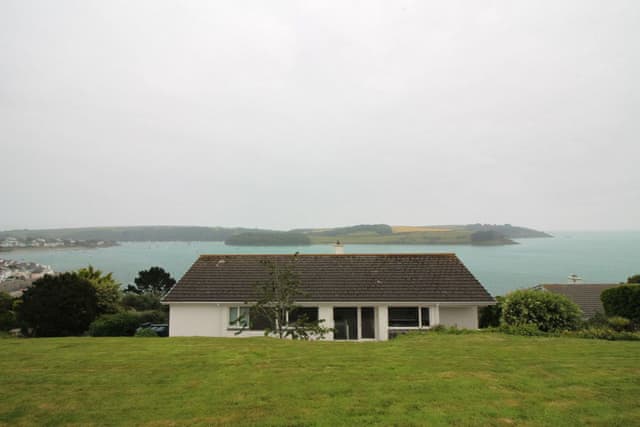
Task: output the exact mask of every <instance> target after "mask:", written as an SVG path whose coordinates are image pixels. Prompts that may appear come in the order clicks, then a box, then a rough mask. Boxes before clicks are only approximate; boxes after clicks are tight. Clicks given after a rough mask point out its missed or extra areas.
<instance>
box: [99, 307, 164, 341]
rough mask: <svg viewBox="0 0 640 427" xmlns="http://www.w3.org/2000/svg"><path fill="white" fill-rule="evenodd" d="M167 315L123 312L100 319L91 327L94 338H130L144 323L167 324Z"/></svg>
mask: <svg viewBox="0 0 640 427" xmlns="http://www.w3.org/2000/svg"><path fill="white" fill-rule="evenodd" d="M166 321H167V316H166V313H164V312H162V311H142V312H136V311H123V312H120V313H115V314H105V315H102V316H100V317H98V318H97V319H96V320H94V321H93V323H91V325H90V326H89V335H91V336H92V337H130V336H133V335H134V334H135V333H136V330H137V329H138V327H139V326H140V325H141V324H143V323H147V322H148V323H165V322H166Z"/></svg>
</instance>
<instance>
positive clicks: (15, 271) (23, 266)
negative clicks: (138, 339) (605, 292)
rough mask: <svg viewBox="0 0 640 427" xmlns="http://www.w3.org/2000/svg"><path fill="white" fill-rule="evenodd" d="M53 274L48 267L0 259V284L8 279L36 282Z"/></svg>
mask: <svg viewBox="0 0 640 427" xmlns="http://www.w3.org/2000/svg"><path fill="white" fill-rule="evenodd" d="M53 273H54V271H53V269H52V268H51V267H50V266H48V265H42V264H38V263H35V262H21V261H15V260H10V259H2V258H0V283H2V282H4V281H7V280H9V279H19V280H38V279H40V278H42V277H44V276H45V275H47V274H53Z"/></svg>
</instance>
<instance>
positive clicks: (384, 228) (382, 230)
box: [313, 224, 393, 237]
mask: <svg viewBox="0 0 640 427" xmlns="http://www.w3.org/2000/svg"><path fill="white" fill-rule="evenodd" d="M361 233H373V234H379V235H381V236H388V235H390V234H393V228H391V226H390V225H387V224H359V225H352V226H349V227H336V228H332V229H330V230H323V231H315V232H313V234H315V235H319V236H332V237H339V236H342V235H345V234H361Z"/></svg>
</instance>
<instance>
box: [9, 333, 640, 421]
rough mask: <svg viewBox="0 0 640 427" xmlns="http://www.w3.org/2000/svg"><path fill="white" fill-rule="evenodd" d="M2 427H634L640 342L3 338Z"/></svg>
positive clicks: (639, 398) (485, 337) (483, 337)
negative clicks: (66, 426) (69, 426)
mask: <svg viewBox="0 0 640 427" xmlns="http://www.w3.org/2000/svg"><path fill="white" fill-rule="evenodd" d="M0 355H1V358H0V366H1V375H0V392H1V393H2V398H1V399H0V424H5V425H58V424H73V425H122V424H136V425H160V426H171V425H254V424H267V425H327V426H335V425H399V426H405V425H446V424H453V425H464V426H466V425H478V426H485V425H514V424H515V425H524V426H535V425H549V426H564V425H575V426H578V425H580V426H582V425H603V426H625V427H626V426H633V425H640V404H639V403H640V344H638V343H636V342H608V341H596V340H586V339H575V338H526V337H514V336H508V335H502V334H497V333H474V334H468V335H445V334H435V333H430V334H425V335H418V336H407V337H401V338H399V339H396V340H392V341H389V342H379V343H375V342H370V343H339V342H338V343H336V342H292V341H278V340H275V339H269V338H251V339H233V338H232V339H224V338H223V339H218V338H215V339H214V338H211V339H207V338H169V339H167V338H165V339H162V338H59V339H2V340H0Z"/></svg>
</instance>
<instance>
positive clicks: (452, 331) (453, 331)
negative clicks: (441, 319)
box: [405, 325, 477, 335]
mask: <svg viewBox="0 0 640 427" xmlns="http://www.w3.org/2000/svg"><path fill="white" fill-rule="evenodd" d="M476 332H477V331H476V330H473V329H464V328H458V327H457V326H455V325H454V326H445V325H436V326H433V327H431V328H429V329H427V330H426V333H429V334H430V333H437V334H448V335H463V334H473V333H476ZM412 333H414V332H410V333H409V334H405V335H411V334H412ZM415 333H425V332H423V331H419V332H415Z"/></svg>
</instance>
